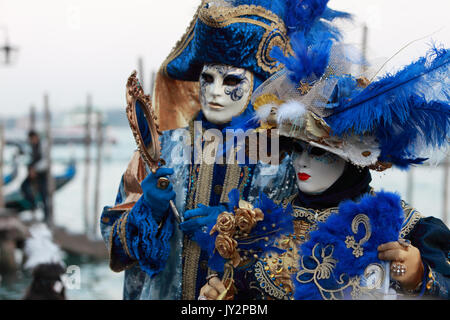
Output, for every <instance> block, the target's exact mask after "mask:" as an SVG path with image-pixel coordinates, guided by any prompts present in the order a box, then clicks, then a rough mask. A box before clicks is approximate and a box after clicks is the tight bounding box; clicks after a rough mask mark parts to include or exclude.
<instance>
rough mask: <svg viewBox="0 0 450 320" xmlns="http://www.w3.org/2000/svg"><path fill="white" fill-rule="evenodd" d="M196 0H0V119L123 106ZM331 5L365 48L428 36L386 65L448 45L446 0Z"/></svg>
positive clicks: (347, 0)
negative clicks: (2, 52)
mask: <svg viewBox="0 0 450 320" xmlns="http://www.w3.org/2000/svg"><path fill="white" fill-rule="evenodd" d="M199 2H200V0H127V1H118V0H39V1H36V0H34V1H33V0H0V45H2V44H3V42H4V41H5V31H6V28H7V31H8V34H9V38H10V41H11V43H12V44H13V45H15V46H18V47H19V48H20V51H19V54H18V56H17V57H16V58H17V61H16V63H15V64H14V65H12V66H8V67H5V66H3V65H0V117H7V116H12V115H20V114H27V113H28V112H29V108H30V106H31V105H32V104H34V105H35V106H36V107H37V108H38V110H41V109H42V103H43V102H42V101H43V98H42V96H43V94H44V92H48V93H49V95H50V103H51V108H52V110H55V111H60V110H69V109H72V108H74V107H76V106H80V105H84V104H85V101H86V95H87V93H90V94H92V96H93V101H94V105H95V106H96V107H98V108H102V109H105V108H117V107H124V105H125V103H124V100H125V83H126V80H127V78H128V76H129V74H130V73H131V72H132V70H133V69H136V68H137V60H138V57H139V56H142V57H143V59H144V69H145V71H146V74H145V77H144V81H146V82H147V84H148V80H149V78H150V72H151V70H152V69H157V68H158V67H159V65H160V64H161V63H162V61H163V60H164V59H165V57H166V56H167V54H168V53H169V52H170V50H171V48H172V47H173V46H174V45H175V43H176V41H177V40H178V39H179V38H180V37H181V36H182V34H183V33H184V31H185V30H186V28H187V26H188V24H189V22H190V21H191V19H192V16H193V14H194V11H195V9H196V8H197V6H198V4H199ZM329 6H330V7H331V8H333V9H339V10H345V11H348V12H350V13H353V14H354V15H355V16H356V21H355V23H354V24H353V25H352V28H351V29H349V30H351V31H350V32H349V33H348V39H349V40H350V41H354V42H358V41H360V39H361V32H362V31H361V25H362V22H366V23H367V24H368V27H369V46H370V49H371V50H370V52H371V53H372V54H373V55H374V56H379V57H385V58H386V59H387V58H389V57H391V56H392V55H393V54H394V53H395V52H397V51H398V50H399V49H400V48H401V47H403V46H404V45H406V44H407V43H408V42H410V41H412V40H415V39H420V38H422V37H425V36H427V35H431V34H433V36H429V37H426V38H425V39H423V40H420V41H418V42H416V43H414V44H413V45H411V46H409V47H408V48H406V49H405V50H403V51H402V52H401V54H399V55H398V56H396V58H395V59H393V60H392V61H391V63H390V64H389V65H388V66H387V68H386V71H390V70H394V69H395V68H397V67H398V66H400V65H401V64H405V63H408V62H409V61H411V60H412V59H416V58H418V57H419V56H421V55H422V54H424V53H425V52H426V50H427V47H428V44H429V43H430V40H431V39H434V40H436V41H437V42H439V43H441V44H443V45H444V46H445V47H448V45H449V43H450V29H449V25H448V13H449V12H450V1H449V0H428V1H418V0H331V1H330V3H329Z"/></svg>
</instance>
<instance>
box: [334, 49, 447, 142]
mask: <svg viewBox="0 0 450 320" xmlns="http://www.w3.org/2000/svg"><path fill="white" fill-rule="evenodd" d="M449 62H450V53H449V52H448V50H447V49H437V48H433V49H432V50H431V51H430V52H429V53H428V55H427V56H425V57H421V58H420V59H419V60H417V61H416V62H414V63H411V64H410V65H408V66H406V67H404V68H403V69H402V70H400V71H399V72H397V73H396V74H395V75H391V74H387V75H385V76H384V77H382V78H381V79H380V80H377V81H375V82H372V83H371V84H370V85H369V86H368V87H366V88H365V89H361V88H359V89H358V88H356V87H355V90H352V92H351V93H350V94H341V95H340V96H339V97H338V101H337V104H335V108H334V110H333V114H332V115H331V116H330V117H328V118H327V119H326V120H327V122H329V123H330V124H331V126H332V128H333V133H334V134H336V135H342V134H345V133H350V132H353V133H355V134H364V133H366V132H372V131H373V130H374V129H375V128H377V127H378V126H379V125H380V124H384V125H385V126H389V125H400V126H401V125H403V124H404V123H406V122H407V120H408V118H409V117H410V115H411V113H412V112H414V108H418V109H422V110H428V109H430V108H431V106H426V105H424V103H423V102H424V101H433V100H436V99H434V98H435V97H434V96H433V95H434V92H435V89H434V88H436V87H437V88H439V89H440V90H439V94H438V96H437V98H438V100H440V98H442V96H445V97H447V101H445V102H446V104H447V105H448V96H449V95H450V85H449V80H448V76H449ZM412 96H416V98H414V99H411V97H412ZM419 98H422V99H423V100H422V101H420V100H419ZM415 102H419V103H418V104H417V103H415ZM442 107H444V106H442ZM446 109H447V110H446ZM441 111H444V112H445V114H447V115H448V112H449V111H448V108H445V107H444V108H443V109H441ZM430 116H433V113H431V114H430ZM419 125H420V124H419ZM419 127H420V126H419ZM431 134H432V135H434V134H435V133H433V132H432V133H431Z"/></svg>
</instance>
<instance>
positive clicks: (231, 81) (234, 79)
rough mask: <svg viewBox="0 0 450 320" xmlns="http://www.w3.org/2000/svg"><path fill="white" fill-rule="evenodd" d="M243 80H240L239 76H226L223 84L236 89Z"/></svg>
mask: <svg viewBox="0 0 450 320" xmlns="http://www.w3.org/2000/svg"><path fill="white" fill-rule="evenodd" d="M242 80H243V79H241V78H239V77H238V76H233V75H229V76H226V77H225V79H223V84H224V85H225V86H230V87H234V86H237V85H238V84H239V83H241V82H242Z"/></svg>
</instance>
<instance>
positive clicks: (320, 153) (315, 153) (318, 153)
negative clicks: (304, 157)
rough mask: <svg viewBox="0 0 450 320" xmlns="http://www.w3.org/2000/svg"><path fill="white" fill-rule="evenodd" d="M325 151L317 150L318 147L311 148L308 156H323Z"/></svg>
mask: <svg viewBox="0 0 450 320" xmlns="http://www.w3.org/2000/svg"><path fill="white" fill-rule="evenodd" d="M326 152H327V151H326V150H325V149H322V148H318V147H312V148H311V149H310V150H309V154H310V155H313V156H323V155H324V154H325V153H326Z"/></svg>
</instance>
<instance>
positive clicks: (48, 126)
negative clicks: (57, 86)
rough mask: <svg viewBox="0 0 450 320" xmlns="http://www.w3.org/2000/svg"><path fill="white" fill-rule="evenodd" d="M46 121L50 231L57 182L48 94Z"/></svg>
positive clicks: (45, 103) (45, 100) (48, 221)
mask: <svg viewBox="0 0 450 320" xmlns="http://www.w3.org/2000/svg"><path fill="white" fill-rule="evenodd" d="M44 121H45V138H46V141H47V143H46V149H45V158H46V159H47V192H46V194H47V210H48V211H47V214H48V216H47V224H48V226H49V228H50V229H52V228H53V227H54V226H55V225H54V212H53V211H54V210H53V208H54V207H53V193H54V191H55V180H54V179H53V175H52V165H53V163H52V144H53V137H52V121H51V114H50V105H49V97H48V94H45V95H44Z"/></svg>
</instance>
